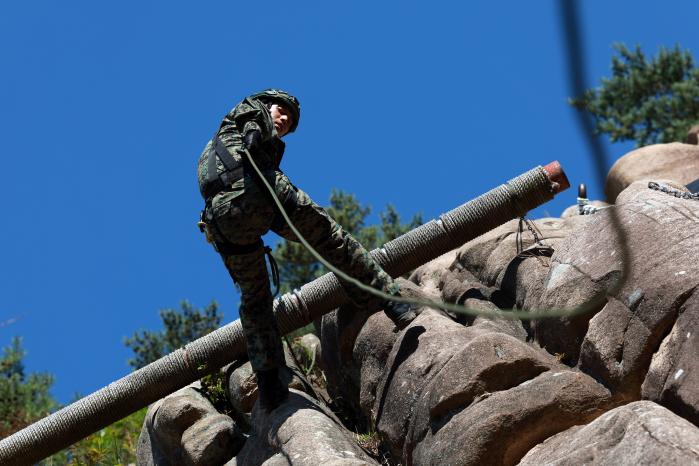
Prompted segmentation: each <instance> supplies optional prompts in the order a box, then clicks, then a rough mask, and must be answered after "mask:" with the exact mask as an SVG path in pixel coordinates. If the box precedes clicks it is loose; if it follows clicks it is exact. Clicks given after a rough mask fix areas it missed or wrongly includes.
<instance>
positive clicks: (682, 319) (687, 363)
mask: <svg viewBox="0 0 699 466" xmlns="http://www.w3.org/2000/svg"><path fill="white" fill-rule="evenodd" d="M697 355H699V292H697V291H696V290H695V291H694V292H693V293H692V295H691V296H690V297H689V298H688V299H687V300H686V301H685V302H684V303H682V304H681V305H680V307H679V317H678V318H677V320H676V321H675V324H674V325H673V327H672V330H671V331H670V333H669V334H668V335H667V336H666V337H665V339H664V340H663V342H662V344H661V345H660V349H658V351H657V352H656V353H655V354H654V355H653V359H652V360H651V363H650V368H649V369H648V374H647V375H646V378H645V380H644V381H643V385H642V386H641V396H642V397H643V398H644V399H647V400H652V401H655V402H657V403H659V404H661V405H663V406H665V407H667V408H669V409H670V410H672V411H673V412H674V413H676V414H679V415H680V416H682V417H684V418H685V419H687V420H689V421H691V422H693V423H694V424H695V425H697V426H699V358H697Z"/></svg>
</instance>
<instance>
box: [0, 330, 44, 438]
mask: <svg viewBox="0 0 699 466" xmlns="http://www.w3.org/2000/svg"><path fill="white" fill-rule="evenodd" d="M25 355H26V352H25V351H24V349H23V348H22V339H21V338H20V337H14V338H13V339H12V343H11V344H10V346H8V347H6V348H3V356H2V358H1V359H0V438H3V437H6V436H8V435H10V434H12V433H13V432H16V431H17V430H19V429H21V428H23V427H24V426H26V425H28V424H30V423H32V422H34V421H36V420H37V419H41V418H42V417H44V416H46V415H48V414H49V413H50V412H51V411H53V410H54V409H55V408H57V406H58V404H57V403H56V401H55V400H54V399H53V398H52V397H51V395H50V394H49V389H50V388H51V385H53V376H52V375H51V374H48V373H34V374H26V373H25V370H24V362H23V359H24V356H25Z"/></svg>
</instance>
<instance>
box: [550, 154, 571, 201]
mask: <svg viewBox="0 0 699 466" xmlns="http://www.w3.org/2000/svg"><path fill="white" fill-rule="evenodd" d="M544 171H545V172H546V176H548V178H549V180H551V183H553V192H554V193H556V194H558V193H560V192H561V191H565V190H566V189H568V188H570V181H568V177H567V176H566V174H565V172H564V171H563V167H561V164H560V163H558V160H554V161H553V162H551V163H549V164H548V165H545V166H544Z"/></svg>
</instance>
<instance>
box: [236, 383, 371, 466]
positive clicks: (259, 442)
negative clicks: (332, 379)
mask: <svg viewBox="0 0 699 466" xmlns="http://www.w3.org/2000/svg"><path fill="white" fill-rule="evenodd" d="M252 423H253V429H254V433H253V434H252V435H251V437H250V438H249V439H248V441H247V443H246V444H245V447H243V449H242V450H241V451H240V453H239V454H238V455H237V456H236V458H235V460H234V461H231V462H229V463H228V466H232V465H236V466H248V465H250V466H258V465H264V466H277V465H292V464H293V465H294V466H317V465H320V464H323V465H326V464H329V465H347V466H350V465H367V464H378V463H377V462H376V461H374V460H373V459H372V458H371V457H370V456H369V455H368V454H366V453H365V452H364V451H363V450H362V449H361V448H360V447H359V446H358V445H357V442H356V441H355V440H354V438H353V436H352V433H350V432H349V431H348V430H347V429H346V428H344V427H343V426H342V424H341V423H340V421H339V420H338V419H337V417H335V415H334V414H333V413H332V411H330V410H328V409H327V408H325V407H323V406H321V405H320V404H318V403H317V402H316V401H315V400H313V399H312V398H311V397H309V396H308V395H306V394H305V393H303V392H299V391H295V390H292V392H291V394H290V395H289V399H288V400H287V401H286V402H285V403H283V404H282V405H281V406H280V407H278V408H277V409H275V410H274V411H272V412H271V413H269V414H267V413H264V412H261V411H258V410H257V409H255V410H254V411H253V418H252Z"/></svg>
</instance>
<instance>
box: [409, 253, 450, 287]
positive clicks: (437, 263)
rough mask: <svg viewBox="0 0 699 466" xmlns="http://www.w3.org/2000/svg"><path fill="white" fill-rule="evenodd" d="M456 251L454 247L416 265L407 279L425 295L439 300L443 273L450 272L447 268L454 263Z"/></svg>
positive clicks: (442, 284)
mask: <svg viewBox="0 0 699 466" xmlns="http://www.w3.org/2000/svg"><path fill="white" fill-rule="evenodd" d="M457 252H458V250H456V249H454V250H453V251H450V252H447V253H446V254H442V255H441V256H439V257H438V258H436V259H433V260H431V261H430V262H428V263H427V264H424V265H422V266H420V267H418V268H417V269H415V270H414V271H413V273H411V274H410V278H409V279H408V280H410V281H411V282H413V283H415V284H416V285H418V286H419V287H420V289H421V290H422V292H423V293H424V294H425V296H427V297H429V298H430V299H433V300H439V299H440V296H441V293H442V287H443V286H444V281H445V280H444V275H445V274H448V273H450V271H449V268H450V267H451V265H452V264H453V263H454V260H455V259H456V254H457Z"/></svg>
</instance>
